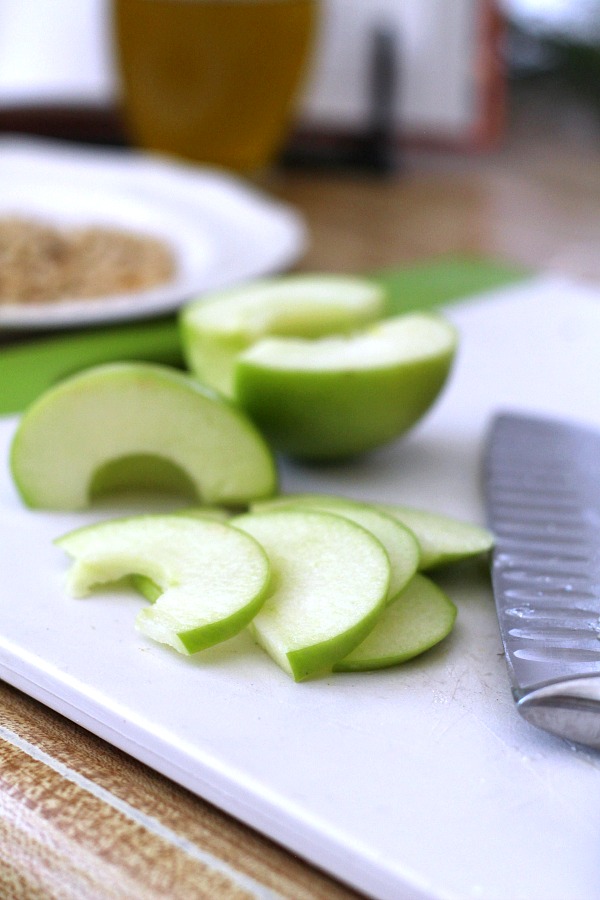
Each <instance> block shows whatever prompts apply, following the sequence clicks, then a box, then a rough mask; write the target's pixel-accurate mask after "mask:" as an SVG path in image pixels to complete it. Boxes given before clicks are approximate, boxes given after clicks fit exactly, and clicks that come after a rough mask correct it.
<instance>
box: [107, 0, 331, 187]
mask: <svg viewBox="0 0 600 900" xmlns="http://www.w3.org/2000/svg"><path fill="white" fill-rule="evenodd" d="M316 18H317V0H112V21H113V32H114V38H115V55H116V64H117V71H118V72H119V75H120V81H121V89H122V106H123V112H124V116H125V123H126V126H127V128H128V130H129V133H130V136H131V139H132V141H133V142H134V143H135V144H137V145H138V146H141V147H143V148H145V149H149V150H155V151H160V152H163V153H166V154H170V155H174V156H178V157H183V158H185V159H189V160H193V161H196V162H200V163H205V164H210V165H215V166H222V167H224V168H227V169H232V170H235V171H237V172H242V173H252V172H256V171H260V170H262V169H264V168H266V167H268V166H269V165H270V164H271V163H272V162H273V161H274V160H275V158H276V156H277V154H278V152H279V151H280V150H281V148H282V145H283V144H284V142H285V139H286V136H287V133H288V129H289V127H290V124H291V121H292V116H293V112H294V101H295V99H296V98H297V96H298V92H299V89H300V87H301V83H302V78H303V75H304V73H305V71H306V69H307V66H308V63H309V58H310V50H311V47H312V43H313V40H312V39H313V36H314V32H315V27H316Z"/></svg>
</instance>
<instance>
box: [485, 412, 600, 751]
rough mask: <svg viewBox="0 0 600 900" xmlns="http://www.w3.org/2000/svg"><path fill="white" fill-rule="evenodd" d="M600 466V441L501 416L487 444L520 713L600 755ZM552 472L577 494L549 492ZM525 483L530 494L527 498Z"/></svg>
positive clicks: (498, 591) (499, 595)
mask: <svg viewBox="0 0 600 900" xmlns="http://www.w3.org/2000/svg"><path fill="white" fill-rule="evenodd" d="M599 461H600V434H599V433H597V432H596V431H594V430H592V429H589V428H586V427H582V426H580V425H577V424H571V423H568V422H565V421H561V420H556V419H550V418H542V417H532V416H529V415H522V414H518V413H511V412H504V413H500V414H499V415H497V416H496V417H495V418H494V420H493V421H492V423H491V427H490V429H489V433H488V435H487V439H486V443H485V453H484V492H485V503H486V511H487V519H488V527H489V528H490V529H491V531H492V532H493V533H494V535H495V538H496V545H495V549H494V551H493V554H492V567H491V575H492V587H493V591H494V599H495V602H496V610H497V613H498V622H499V626H500V633H501V637H502V642H503V645H504V651H505V656H506V661H507V665H508V672H509V677H510V681H511V687H512V693H513V696H514V699H515V702H516V706H517V709H518V711H519V712H520V713H521V715H522V716H523V717H524V718H525V719H527V720H528V721H529V722H530V723H531V724H532V725H535V726H536V727H538V728H542V729H544V730H545V731H549V732H551V733H553V734H556V735H559V736H560V737H563V738H566V739H568V740H570V741H574V742H577V743H582V744H586V745H587V746H591V747H595V748H600V468H599ZM539 468H543V469H544V472H545V473H546V474H545V475H544V477H543V478H539V477H538V474H537V473H538V469H539ZM513 469H514V471H515V472H516V473H517V474H516V475H515V477H514V478H513V477H512V475H511V470H513ZM549 469H550V470H551V471H552V472H553V473H554V475H555V477H556V480H557V482H558V483H559V485H560V484H561V483H562V484H563V485H564V484H568V485H569V490H568V492H565V491H564V490H563V489H562V488H560V487H559V489H558V491H557V490H556V489H555V488H554V487H553V485H552V484H550V485H549V484H548V480H547V472H548V470H549ZM519 480H520V482H521V483H522V484H523V485H525V484H526V485H527V489H526V490H519V488H518V487H517V485H518V483H519ZM559 495H560V502H557V499H558V497H559ZM563 500H564V501H566V502H563ZM563 516H564V518H565V522H564V523H562V522H561V518H562V517H563ZM529 517H530V518H531V521H528V518H529ZM540 526H541V527H540ZM544 526H545V527H544ZM563 527H564V532H563V533H562V538H564V541H563V540H562V539H561V528H563ZM507 532H508V534H507ZM575 560H576V565H575V566H574V565H573V562H574V561H575ZM515 610H520V616H521V622H520V626H519V623H518V621H517V620H518V618H519V617H518V616H517V615H516V612H515ZM550 622H552V627H549V623H550Z"/></svg>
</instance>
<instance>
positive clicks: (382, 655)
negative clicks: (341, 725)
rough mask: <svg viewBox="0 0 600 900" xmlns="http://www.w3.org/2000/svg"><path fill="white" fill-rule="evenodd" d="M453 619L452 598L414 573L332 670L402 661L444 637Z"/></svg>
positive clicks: (368, 666) (393, 663)
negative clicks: (361, 637)
mask: <svg viewBox="0 0 600 900" xmlns="http://www.w3.org/2000/svg"><path fill="white" fill-rule="evenodd" d="M455 619H456V606H455V605H454V603H453V602H452V600H450V598H449V597H447V596H446V594H445V593H444V592H443V591H442V590H441V589H440V588H439V587H438V586H437V585H436V584H434V583H433V581H431V580H430V579H429V578H427V577H426V576H425V575H415V577H414V578H413V579H412V580H411V581H410V582H409V584H408V585H407V587H406V588H405V589H404V590H403V591H402V592H401V594H400V595H399V596H398V597H397V598H396V599H395V600H394V602H393V603H390V605H389V606H388V607H386V609H385V610H384V611H383V613H382V614H381V616H380V618H379V620H378V621H377V624H376V625H375V627H374V628H373V630H372V631H371V632H370V633H369V634H368V635H367V637H366V638H365V639H364V641H362V643H360V644H359V645H358V647H356V648H355V649H354V650H352V651H351V652H350V653H349V654H348V656H346V657H344V659H342V660H339V661H338V662H336V663H334V664H333V671H334V672H360V671H365V670H368V669H384V668H387V667H389V666H396V665H398V664H399V663H403V662H406V661H407V660H409V659H413V658H414V657H415V656H418V655H419V654H421V653H424V652H425V651H426V650H429V649H430V648H431V647H433V646H435V644H439V642H440V641H442V640H443V639H444V638H445V637H447V636H448V635H449V634H450V632H451V631H452V628H453V627H454V622H455Z"/></svg>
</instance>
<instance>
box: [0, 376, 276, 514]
mask: <svg viewBox="0 0 600 900" xmlns="http://www.w3.org/2000/svg"><path fill="white" fill-rule="evenodd" d="M11 469H12V475H13V479H14V482H15V484H16V486H17V489H18V490H19V492H20V494H21V497H22V499H23V501H24V502H25V503H26V504H27V505H29V506H32V507H38V508H46V509H63V510H77V509H82V508H84V507H86V506H88V505H89V504H90V502H91V499H92V498H93V497H94V496H95V495H96V494H99V493H103V492H107V491H114V490H117V489H123V488H131V487H134V488H140V487H142V488H152V489H155V488H161V489H169V490H178V491H179V492H181V490H182V489H184V490H185V491H186V492H187V493H189V494H191V495H193V496H194V497H195V499H196V500H199V501H200V502H201V503H206V504H211V503H222V504H226V505H237V504H246V503H247V502H248V501H249V500H251V499H254V498H257V497H266V496H269V495H270V494H272V493H273V491H274V490H275V487H276V483H277V472H276V468H275V463H274V460H273V454H272V452H271V450H270V449H269V447H268V446H267V444H266V443H265V441H264V439H263V438H262V436H261V434H260V433H259V432H258V431H257V429H256V427H255V426H254V425H253V424H252V423H251V422H250V420H249V419H248V417H247V416H246V415H245V414H244V413H243V412H242V411H241V410H240V409H238V408H237V407H236V406H235V405H234V404H232V403H231V402H229V401H227V400H225V399H224V398H223V397H221V396H219V395H218V394H216V393H215V392H213V391H211V390H209V389H208V388H205V387H203V386H202V385H200V384H198V382H197V381H195V379H193V378H191V377H189V376H187V375H185V374H184V373H182V372H178V371H176V370H175V369H170V368H169V367H167V366H159V365H151V364H146V363H120V364H119V363H115V364H109V365H102V366H97V367H93V368H90V369H87V370H86V371H84V372H81V373H79V374H78V375H75V376H73V377H72V378H69V379H67V380H66V381H63V382H62V383H61V384H59V385H57V386H55V387H53V388H51V389H50V390H48V391H47V392H46V393H45V394H44V395H43V396H42V397H41V398H39V399H38V400H37V401H36V402H35V403H34V404H33V405H32V406H31V407H29V409H28V410H27V411H26V412H25V414H24V415H23V417H22V419H21V421H20V423H19V426H18V428H17V431H16V434H15V437H14V440H13V443H12V447H11Z"/></svg>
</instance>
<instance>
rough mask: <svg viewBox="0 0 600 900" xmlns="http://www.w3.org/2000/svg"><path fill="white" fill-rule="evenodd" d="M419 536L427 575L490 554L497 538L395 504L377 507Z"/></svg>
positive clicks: (422, 566)
mask: <svg viewBox="0 0 600 900" xmlns="http://www.w3.org/2000/svg"><path fill="white" fill-rule="evenodd" d="M374 505H375V506H376V508H377V509H380V510H381V511H382V512H385V513H387V515H389V516H392V517H393V518H395V519H396V520H397V521H398V522H400V523H401V524H402V525H405V526H406V527H407V528H409V529H410V530H411V531H412V533H413V534H414V535H415V537H416V539H417V541H418V543H419V547H420V552H421V562H420V564H419V568H420V569H421V570H423V571H425V570H428V569H433V568H436V567H438V566H442V565H446V564H447V563H455V562H460V561H461V560H466V559H469V558H471V557H474V556H481V555H483V554H485V553H489V551H490V550H491V548H492V546H493V544H494V536H493V535H492V533H491V531H488V530H487V528H482V527H481V526H479V525H473V524H471V523H469V522H462V521H460V520H459V519H454V518H452V517H451V516H444V515H441V514H440V513H433V512H428V511H426V510H421V509H414V508H413V507H410V506H401V505H395V504H392V503H377V504H374Z"/></svg>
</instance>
